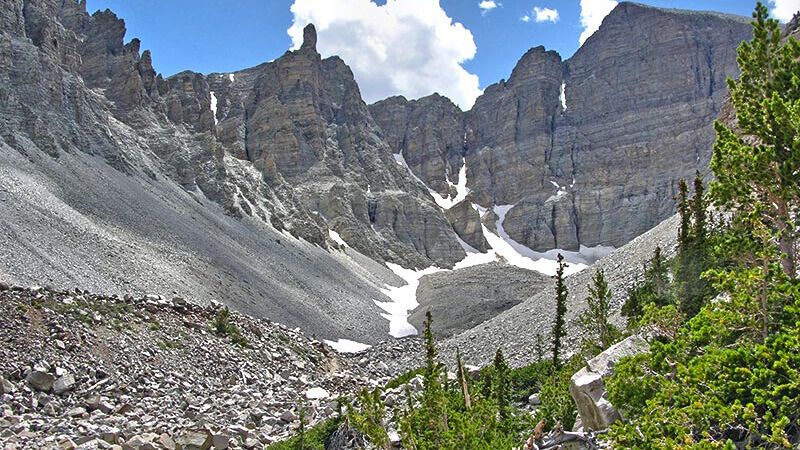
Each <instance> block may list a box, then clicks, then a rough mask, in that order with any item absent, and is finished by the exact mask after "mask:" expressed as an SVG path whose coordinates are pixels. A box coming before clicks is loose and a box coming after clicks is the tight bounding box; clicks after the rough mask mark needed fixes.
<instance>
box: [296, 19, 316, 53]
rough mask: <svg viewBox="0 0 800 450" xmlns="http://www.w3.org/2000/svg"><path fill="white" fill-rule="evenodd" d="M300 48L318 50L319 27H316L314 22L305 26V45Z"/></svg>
mask: <svg viewBox="0 0 800 450" xmlns="http://www.w3.org/2000/svg"><path fill="white" fill-rule="evenodd" d="M300 49H301V50H303V49H306V50H313V51H315V52H316V51H317V29H316V28H315V27H314V24H313V23H310V24H308V25H306V27H305V28H303V45H302V46H301V47H300Z"/></svg>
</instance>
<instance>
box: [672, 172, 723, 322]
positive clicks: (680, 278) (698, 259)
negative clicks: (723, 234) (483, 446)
mask: <svg viewBox="0 0 800 450" xmlns="http://www.w3.org/2000/svg"><path fill="white" fill-rule="evenodd" d="M684 184H685V183H684ZM686 208H688V209H687V210H686V211H685V213H686V214H687V215H688V214H691V215H690V217H687V218H685V219H684V218H683V217H681V227H682V228H683V227H684V226H687V227H689V229H687V230H686V231H684V230H683V229H681V231H680V233H679V239H678V255H677V257H676V258H675V262H674V265H673V273H674V275H675V280H674V290H675V298H677V299H678V303H679V307H680V309H681V312H683V313H684V314H685V315H686V316H687V317H693V316H694V315H695V314H697V313H698V311H700V308H701V307H702V306H703V305H704V304H705V301H706V300H707V299H708V298H709V297H711V296H712V295H713V294H714V290H713V288H712V285H711V283H709V282H708V280H707V279H705V278H704V277H702V274H703V273H704V272H705V271H706V270H708V269H709V268H711V267H712V266H713V263H714V260H713V252H712V247H711V240H710V237H709V234H710V230H709V224H708V218H707V212H706V211H707V210H708V200H707V199H706V197H705V185H704V184H703V177H702V176H701V175H700V172H697V173H696V174H695V178H694V195H693V196H692V199H691V200H690V201H689V202H688V205H687V206H686ZM679 210H682V208H680V207H679ZM682 214H683V212H682Z"/></svg>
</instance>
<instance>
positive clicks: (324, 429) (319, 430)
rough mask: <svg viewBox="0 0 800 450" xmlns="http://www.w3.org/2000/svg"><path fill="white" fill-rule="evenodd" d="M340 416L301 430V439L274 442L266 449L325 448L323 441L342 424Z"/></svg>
mask: <svg viewBox="0 0 800 450" xmlns="http://www.w3.org/2000/svg"><path fill="white" fill-rule="evenodd" d="M342 420H343V419H341V418H338V417H337V418H333V419H328V420H326V421H325V422H322V423H320V424H319V425H316V426H314V427H311V428H308V429H305V430H304V431H303V437H302V440H301V438H300V436H294V437H293V438H291V439H288V440H286V441H282V442H276V443H274V444H271V445H269V446H268V447H267V449H268V450H325V441H326V440H327V439H328V438H329V437H330V436H331V435H332V434H333V433H334V432H335V431H336V430H337V429H338V428H339V425H341V424H342Z"/></svg>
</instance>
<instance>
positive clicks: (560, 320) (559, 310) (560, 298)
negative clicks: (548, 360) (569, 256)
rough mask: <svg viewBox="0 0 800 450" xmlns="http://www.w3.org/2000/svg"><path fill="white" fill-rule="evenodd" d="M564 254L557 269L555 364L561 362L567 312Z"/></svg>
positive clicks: (554, 337) (560, 257)
mask: <svg viewBox="0 0 800 450" xmlns="http://www.w3.org/2000/svg"><path fill="white" fill-rule="evenodd" d="M566 266H567V265H566V264H565V263H564V256H562V255H561V253H559V254H558V270H556V317H555V320H554V321H553V366H555V367H556V368H558V367H559V365H560V364H561V360H560V357H561V339H563V338H564V336H565V334H566V332H565V331H564V315H566V314H567V295H568V294H569V292H568V290H567V285H566V284H565V283H564V269H565V268H566Z"/></svg>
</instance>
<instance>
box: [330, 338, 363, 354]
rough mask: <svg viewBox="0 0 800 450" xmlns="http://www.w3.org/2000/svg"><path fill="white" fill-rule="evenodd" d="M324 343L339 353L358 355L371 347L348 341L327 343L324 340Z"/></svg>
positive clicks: (340, 340) (341, 340)
mask: <svg viewBox="0 0 800 450" xmlns="http://www.w3.org/2000/svg"><path fill="white" fill-rule="evenodd" d="M325 343H326V344H328V345H329V346H330V347H331V348H332V349H334V350H336V351H337V352H339V353H360V352H363V351H364V350H366V349H368V348H370V347H372V346H371V345H367V344H362V343H360V342H356V341H351V340H349V339H339V340H338V341H329V340H327V339H326V340H325Z"/></svg>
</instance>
